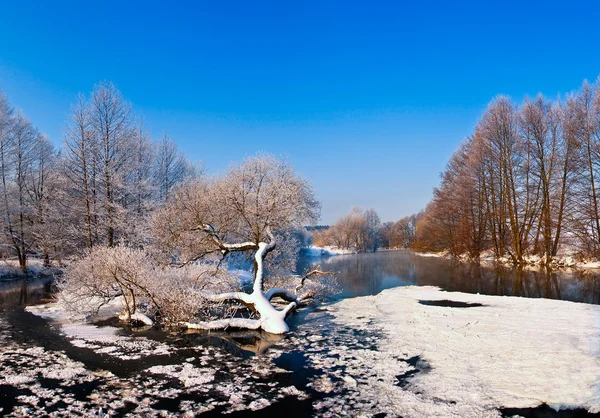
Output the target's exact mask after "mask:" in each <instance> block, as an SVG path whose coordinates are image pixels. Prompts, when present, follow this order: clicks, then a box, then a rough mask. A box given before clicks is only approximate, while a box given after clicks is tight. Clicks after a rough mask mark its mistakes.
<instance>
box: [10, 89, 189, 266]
mask: <svg viewBox="0 0 600 418" xmlns="http://www.w3.org/2000/svg"><path fill="white" fill-rule="evenodd" d="M63 142H64V146H63V147H62V149H61V150H60V151H59V150H56V149H55V148H54V146H53V145H52V143H51V142H49V141H48V139H47V138H46V137H45V136H44V135H43V134H41V133H40V132H39V131H38V130H37V129H36V128H35V127H34V126H33V124H32V123H31V122H30V121H29V120H28V119H27V118H26V117H25V116H24V115H23V113H22V112H21V111H15V110H14V109H13V108H12V107H11V106H10V104H9V102H8V100H7V98H6V96H5V95H4V94H2V93H1V92H0V176H1V179H0V181H1V183H0V198H1V205H0V206H1V209H0V210H1V212H0V213H1V217H0V229H1V231H2V235H1V237H0V244H1V245H2V248H3V250H2V253H3V255H5V256H15V257H16V258H17V259H18V260H19V265H20V267H21V269H22V270H23V271H27V261H28V257H29V256H31V255H35V256H37V257H43V258H44V259H45V260H46V262H49V260H50V259H51V258H55V259H62V258H64V257H67V256H71V255H74V254H78V253H79V252H80V251H81V250H82V249H85V248H92V247H94V246H96V245H108V246H114V245H115V244H116V243H117V242H127V243H131V244H141V243H143V242H144V240H147V239H148V231H145V230H144V229H143V228H144V227H145V225H146V222H144V220H145V219H146V218H147V217H148V216H149V215H150V214H151V213H152V211H153V210H154V209H155V208H156V207H157V206H158V205H159V204H160V203H161V202H165V201H166V200H167V199H168V197H169V196H170V194H171V192H172V190H173V188H174V187H175V185H176V184H177V183H179V182H181V181H183V180H185V179H188V178H192V177H194V176H196V175H197V174H198V172H199V170H198V168H197V167H194V166H193V165H192V164H191V163H190V162H189V161H188V160H187V158H186V157H185V155H184V154H183V153H181V152H180V151H178V150H177V147H176V145H175V143H174V142H173V141H172V140H171V139H170V138H169V137H168V136H167V135H165V136H164V137H163V138H162V139H161V140H160V141H158V142H153V141H152V140H151V139H150V135H149V132H148V130H147V128H146V127H145V126H144V125H143V123H142V119H141V118H136V116H135V114H134V113H133V111H132V108H131V105H130V104H129V103H128V102H127V101H126V100H125V99H124V98H123V97H122V95H121V93H120V92H119V91H118V90H117V89H116V88H115V86H114V85H113V84H111V83H108V82H105V83H100V84H98V85H97V86H96V87H95V88H94V90H93V92H92V93H91V95H90V97H84V96H80V97H79V98H78V99H77V101H76V103H75V104H74V105H73V106H72V109H71V115H70V118H69V120H68V122H67V124H66V128H65V131H64V141H63Z"/></svg>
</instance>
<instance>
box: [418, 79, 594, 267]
mask: <svg viewBox="0 0 600 418" xmlns="http://www.w3.org/2000/svg"><path fill="white" fill-rule="evenodd" d="M599 187H600V82H596V83H588V82H587V81H586V82H584V83H583V85H582V87H581V88H580V89H579V90H577V91H575V92H573V93H571V94H569V95H568V96H567V97H566V98H565V99H562V100H561V99H557V100H554V101H552V100H549V99H547V98H545V97H543V96H542V95H538V96H537V97H536V98H535V99H529V98H528V99H525V100H524V102H523V103H521V104H520V105H517V104H515V103H514V102H513V101H512V100H511V99H510V98H508V97H506V96H499V97H497V98H495V99H494V100H493V101H492V102H491V103H490V104H489V106H488V108H487V109H486V111H485V112H484V113H483V115H482V116H481V118H480V120H479V122H478V123H477V125H476V127H475V129H474V132H473V134H472V135H471V136H470V137H469V138H467V139H466V140H465V141H464V142H463V143H462V144H461V146H460V147H459V148H458V149H457V150H456V151H455V153H454V154H453V155H452V157H451V159H450V161H449V162H448V165H447V167H446V168H445V170H444V171H443V172H442V174H441V184H440V186H439V187H438V188H436V189H435V190H434V196H433V199H432V201H431V202H430V203H429V204H428V205H427V208H426V209H425V211H424V212H423V213H422V214H420V215H418V216H416V218H417V219H416V223H413V225H412V231H413V234H412V242H411V243H410V244H409V245H410V246H411V247H413V248H416V249H419V250H423V251H448V252H450V253H451V254H453V255H467V256H468V257H469V258H471V259H475V260H476V259H479V257H480V256H481V254H482V253H484V252H491V253H493V255H494V256H495V257H496V259H499V258H502V257H505V258H508V259H510V260H511V261H512V262H513V263H514V264H523V263H524V262H525V257H527V256H530V255H537V256H539V257H540V258H541V262H542V263H543V264H546V265H551V264H552V263H553V261H554V262H556V259H557V256H560V255H561V251H562V252H564V253H567V252H568V253H570V254H578V255H579V256H580V257H599V256H600V205H599V202H598V199H599V197H600V189H599Z"/></svg>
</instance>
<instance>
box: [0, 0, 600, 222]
mask: <svg viewBox="0 0 600 418" xmlns="http://www.w3.org/2000/svg"><path fill="white" fill-rule="evenodd" d="M122 3H126V4H122ZM524 3H525V2H512V1H498V2H494V1H489V2H488V1H478V2H461V1H453V2H428V1H419V2H411V3H405V2H400V1H397V2H373V1H369V2H366V1H365V2H353V1H343V2H342V1H340V2H328V1H315V2H312V1H302V2H259V1H256V2H225V1H223V2H200V1H198V2H188V3H184V2H149V1H148V2H116V1H103V2H81V1H77V2H61V1H53V2H45V1H33V2H29V1H24V0H23V1H18V2H17V1H5V0H0V89H2V90H4V92H5V93H6V94H7V95H8V97H9V99H10V101H11V103H12V104H13V105H15V106H17V107H19V108H21V109H22V110H23V111H24V112H25V114H26V115H27V116H28V117H29V118H30V119H31V120H32V121H33V122H34V124H36V126H38V127H39V129H40V130H41V131H42V132H44V133H46V134H47V135H49V136H50V138H51V139H52V140H53V141H54V143H55V144H57V145H60V143H61V141H62V129H63V127H64V123H65V120H66V118H67V115H68V113H69V106H70V103H72V102H73V101H74V99H75V96H76V95H77V93H78V92H85V93H89V92H90V91H91V90H92V88H93V86H94V84H95V83H96V82H98V81H101V80H111V81H113V82H114V83H115V84H116V85H117V87H118V88H119V89H120V90H121V91H122V92H123V94H124V96H125V97H126V98H127V99H128V100H130V101H131V102H132V104H133V106H134V109H135V110H136V111H137V112H138V113H140V114H143V115H144V118H145V120H146V121H147V122H148V124H149V125H150V126H151V128H152V133H153V136H154V137H158V136H160V135H162V133H164V132H168V133H169V134H170V135H171V136H172V137H173V138H174V139H176V140H177V142H178V143H179V144H180V146H181V148H182V149H183V150H184V151H185V152H186V153H187V154H188V155H189V156H190V158H191V159H192V160H198V161H203V163H204V165H205V166H206V167H207V168H208V170H209V171H210V172H213V173H214V172H220V171H223V170H224V169H225V168H226V167H227V166H229V164H231V163H232V162H235V161H239V160H241V159H243V158H244V157H246V156H249V155H253V154H255V153H257V152H259V151H262V152H269V153H272V154H275V155H277V156H282V157H286V158H288V160H289V161H290V162H291V163H292V164H293V165H294V166H295V167H296V169H297V170H298V172H299V173H300V174H301V175H303V176H304V177H306V178H307V179H308V180H309V181H310V182H311V183H312V185H313V186H314V188H315V190H316V192H317V194H318V196H319V198H320V200H321V201H322V203H323V217H322V222H323V223H330V222H333V221H334V220H335V219H336V218H337V217H339V216H340V215H342V214H344V213H346V212H347V211H348V210H350V208H351V207H352V206H362V207H364V208H370V207H373V208H375V209H376V210H377V211H378V212H379V214H380V216H381V218H382V219H383V220H397V219H399V218H400V217H402V216H405V215H408V214H410V213H413V212H415V211H417V210H419V209H421V208H423V207H424V206H425V205H426V203H427V202H428V201H429V199H430V198H431V194H432V189H433V187H434V186H436V185H437V184H438V180H439V172H440V171H441V170H442V169H443V168H444V166H445V164H446V162H447V160H448V158H449V157H450V155H451V153H452V151H453V150H454V149H456V147H457V146H458V145H459V143H460V142H461V141H462V140H463V139H464V138H465V137H466V136H467V135H469V134H471V132H472V129H473V126H474V125H475V123H476V122H477V118H478V117H479V115H480V114H481V112H482V111H483V110H484V109H485V107H486V105H487V103H488V102H489V101H490V100H491V99H492V98H493V97H494V96H495V95H497V94H500V93H502V94H508V95H510V96H512V97H513V98H514V99H515V100H518V101H520V100H522V99H523V98H524V97H525V96H526V95H535V94H537V93H538V92H542V93H543V94H545V95H548V96H550V97H557V95H558V94H559V93H563V94H564V93H568V92H569V91H571V90H573V89H576V88H578V87H579V86H580V84H581V82H582V81H583V80H584V79H586V78H587V79H590V80H594V79H596V78H597V77H598V75H600V29H599V28H598V26H599V25H600V23H599V22H600V5H598V3H597V2H591V1H590V2H576V1H575V2H574V1H570V2H555V3H554V2H552V1H546V2H527V4H524Z"/></svg>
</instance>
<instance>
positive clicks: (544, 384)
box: [332, 286, 600, 417]
mask: <svg viewBox="0 0 600 418" xmlns="http://www.w3.org/2000/svg"><path fill="white" fill-rule="evenodd" d="M332 313H333V315H334V317H335V321H338V322H339V323H340V324H343V325H344V326H346V327H350V328H353V329H356V330H359V331H364V332H379V333H382V334H383V336H382V338H380V339H379V340H378V341H377V350H375V351H364V352H361V353H358V355H357V359H356V365H357V367H360V366H359V365H360V364H369V365H370V369H371V372H370V373H367V374H363V375H362V376H361V377H359V378H357V384H358V387H359V388H360V390H361V392H362V396H363V397H364V398H365V399H377V398H379V399H381V401H380V402H381V405H382V407H383V410H384V411H385V412H387V413H390V414H393V415H398V414H399V415H402V416H405V417H419V416H462V417H483V416H498V411H499V410H502V409H505V408H509V409H512V410H527V409H530V408H537V407H540V406H541V405H543V404H547V405H549V406H550V407H551V408H552V409H554V410H563V409H577V408H581V409H585V410H587V411H588V412H590V413H599V412H600V378H599V377H600V306H593V305H587V304H580V303H573V302H566V301H554V300H546V299H524V298H518V297H498V296H483V295H472V294H464V293H458V292H443V291H441V290H439V289H438V288H434V287H412V286H411V287H400V288H394V289H388V290H384V291H383V292H381V293H380V294H379V295H376V296H370V297H362V298H353V299H346V300H343V301H341V302H339V303H337V304H336V305H334V307H333V311H332Z"/></svg>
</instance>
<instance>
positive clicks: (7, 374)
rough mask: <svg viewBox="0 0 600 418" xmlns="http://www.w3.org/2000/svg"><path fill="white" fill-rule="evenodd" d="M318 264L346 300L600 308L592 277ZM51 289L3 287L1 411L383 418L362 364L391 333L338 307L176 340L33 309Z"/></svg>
mask: <svg viewBox="0 0 600 418" xmlns="http://www.w3.org/2000/svg"><path fill="white" fill-rule="evenodd" d="M316 266H320V267H321V268H322V269H323V270H327V271H334V272H336V273H337V277H338V281H339V283H340V285H341V293H340V295H338V298H341V299H349V298H356V297H359V296H366V295H375V294H378V293H379V292H381V291H382V290H384V289H389V288H393V287H398V286H407V285H419V286H425V285H427V286H437V287H440V288H442V289H444V290H448V291H460V292H465V293H480V294H488V295H511V296H523V297H532V298H549V299H563V300H569V301H575V302H585V303H588V304H599V303H600V279H599V275H598V274H595V273H581V272H576V271H561V272H553V273H548V272H540V271H534V270H529V269H524V270H515V269H508V268H491V267H489V268H488V267H481V266H475V265H467V264H457V263H453V262H452V261H450V260H446V259H440V258H433V257H422V256H418V255H415V254H412V253H410V252H407V251H379V252H377V253H369V254H358V255H344V256H334V257H324V258H306V257H303V258H301V259H300V261H299V264H298V268H299V270H305V269H307V268H314V267H316ZM51 290H52V289H51V285H50V282H49V281H48V279H40V280H33V281H30V282H27V283H22V282H6V283H0V416H4V415H6V416H25V415H26V416H45V415H46V414H54V415H56V416H64V415H86V416H102V414H105V413H109V414H111V415H115V416H126V415H132V416H138V415H144V416H155V415H162V416H194V415H196V414H199V413H202V414H203V416H204V415H207V416H212V415H214V416H216V415H220V414H222V413H229V414H231V416H234V417H235V416H274V415H282V414H283V415H286V416H303V417H304V416H340V415H347V416H353V415H354V414H355V413H356V411H357V410H358V409H357V408H359V409H360V411H363V412H361V413H362V414H363V415H365V414H366V415H365V416H386V414H385V411H386V409H385V408H386V407H385V405H384V403H382V401H381V400H380V399H378V398H377V397H376V396H375V397H370V398H366V397H365V396H364V393H366V391H364V390H362V391H361V387H364V386H362V383H361V382H362V381H364V382H366V381H367V380H368V379H372V378H373V376H371V374H372V370H370V365H369V364H367V363H365V362H363V361H358V360H357V359H359V358H360V356H364V355H365V353H376V352H377V351H378V341H379V340H380V339H381V338H382V334H381V332H380V331H379V330H378V329H375V328H373V329H371V328H369V327H367V328H365V329H355V328H353V327H349V326H346V325H344V324H343V323H340V321H336V320H335V318H334V311H335V309H332V306H333V305H331V306H330V305H326V306H324V307H319V308H309V309H304V310H301V311H299V312H298V313H296V314H295V315H294V316H292V317H291V318H290V320H289V322H290V327H291V332H290V333H289V334H288V335H285V336H281V337H274V336H270V335H266V334H264V333H260V332H237V333H236V332H230V333H227V332H222V333H219V332H217V333H208V334H207V333H204V332H190V333H186V334H168V333H163V332H158V331H156V330H152V329H131V328H123V327H120V326H118V325H117V324H116V323H114V322H107V323H103V324H99V326H98V327H95V326H87V328H85V327H83V328H67V327H66V326H65V325H61V324H53V323H51V322H48V321H46V320H43V319H41V318H39V317H37V316H34V315H32V314H30V313H28V312H25V310H24V306H26V305H32V304H39V303H48V302H49V301H50V300H51ZM69 333H70V334H69ZM65 334H66V335H65ZM398 362H399V364H401V365H404V366H405V367H407V368H408V370H409V371H408V372H407V373H406V374H405V375H403V376H404V377H400V376H398V377H397V380H398V381H397V382H396V383H393V382H392V384H393V385H395V386H394V387H397V388H400V389H398V390H403V391H404V390H407V391H410V390H411V386H410V382H411V378H412V376H413V374H414V373H413V372H412V371H410V370H413V369H414V367H416V366H415V365H416V364H418V363H416V360H415V362H413V359H406V360H403V359H400V360H398ZM413 363H414V364H413ZM404 366H402V367H404ZM411 367H412V369H411ZM415 370H416V369H415ZM411 396H412V395H411ZM432 402H439V400H435V401H432ZM507 406H511V405H507ZM364 411H367V412H366V413H364ZM532 411H533V412H535V410H532ZM388 412H389V411H388ZM513 412H514V411H513ZM529 412H531V411H529ZM542 412H544V413H547V414H548V415H547V416H553V415H552V411H546V410H544V411H542ZM497 413H498V414H499V415H498V416H502V415H503V414H504V413H503V412H501V410H500V409H497ZM574 414H580V415H577V416H585V411H583V410H581V409H577V410H575V411H574ZM388 415H389V414H388ZM511 415H512V414H511ZM392 416H393V415H392ZM532 416H533V415H532ZM544 416H546V415H544ZM560 416H569V415H560Z"/></svg>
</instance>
